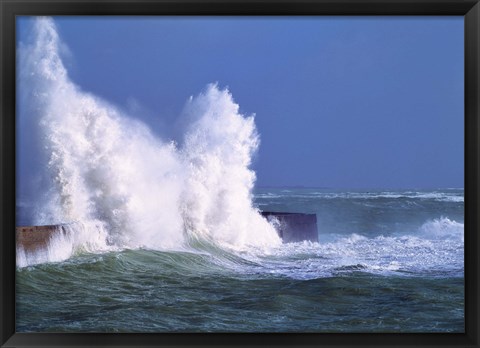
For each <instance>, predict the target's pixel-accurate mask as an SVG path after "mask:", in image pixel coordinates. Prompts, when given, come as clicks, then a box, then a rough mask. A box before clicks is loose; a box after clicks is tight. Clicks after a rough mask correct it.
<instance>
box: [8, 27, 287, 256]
mask: <svg viewBox="0 0 480 348" xmlns="http://www.w3.org/2000/svg"><path fill="white" fill-rule="evenodd" d="M33 33H34V38H33V43H32V44H31V45H30V46H23V47H22V49H21V50H19V56H20V57H19V62H20V64H19V74H18V76H19V79H20V83H19V87H20V88H19V95H20V97H19V98H20V99H19V100H20V101H21V102H22V103H27V104H28V105H27V106H23V107H22V108H20V112H19V114H20V118H21V119H22V118H23V119H28V122H26V123H27V124H28V126H29V127H38V129H39V134H40V137H39V141H40V144H36V145H37V147H39V148H41V149H42V150H44V155H45V156H46V157H45V158H47V159H48V160H47V161H46V162H48V165H47V166H46V167H44V168H43V169H44V170H42V171H41V172H42V175H43V179H42V181H41V182H43V183H48V185H43V186H42V187H40V188H38V192H37V194H38V198H37V197H35V202H34V203H38V205H37V207H36V209H35V210H34V211H36V212H37V214H36V215H35V216H34V217H33V222H34V223H35V224H51V223H66V222H67V223H68V222H71V221H78V222H80V223H81V225H79V226H83V227H82V228H79V229H76V230H75V233H77V234H79V236H77V237H76V242H75V243H74V244H73V245H74V247H75V248H77V249H78V248H80V249H82V242H81V241H84V243H87V241H88V240H89V239H90V237H91V236H92V235H97V233H98V228H97V227H95V226H97V225H96V224H90V223H89V222H92V221H95V222H97V223H100V224H101V225H102V226H103V227H102V228H104V230H105V231H106V232H107V233H105V234H102V236H103V237H104V238H103V239H102V238H100V239H98V238H96V239H95V240H96V243H95V244H96V248H97V249H98V250H103V249H105V248H107V247H120V248H139V247H145V248H153V249H162V250H171V249H182V248H185V247H187V248H188V247H191V246H192V243H194V242H198V241H202V242H208V243H214V244H217V245H220V246H224V247H228V248H234V249H242V248H245V247H249V246H254V247H266V246H268V247H270V246H274V245H278V244H279V243H281V241H280V239H279V237H278V236H277V234H276V232H275V230H274V228H273V227H272V226H271V225H270V224H268V222H267V221H266V220H265V219H264V218H262V217H261V215H260V214H259V213H258V211H257V209H256V208H255V207H254V206H253V204H252V194H251V190H252V189H253V185H254V182H255V173H254V172H253V171H252V170H251V169H250V168H249V166H250V164H251V157H252V155H253V154H254V152H255V151H256V149H257V147H258V144H259V137H258V133H257V132H256V128H255V124H254V119H253V117H252V116H250V117H245V116H243V115H241V114H240V113H239V107H238V105H237V104H236V103H235V102H234V101H233V98H232V95H231V94H230V93H229V92H228V91H227V90H221V89H219V87H218V86H217V85H213V84H212V85H208V86H207V88H206V90H205V92H204V93H201V94H200V95H199V96H198V97H196V98H191V99H190V100H189V102H188V103H187V105H186V107H185V111H184V113H183V117H185V118H188V119H189V123H190V125H189V126H188V127H187V130H186V133H185V138H184V141H183V144H181V145H180V147H178V146H177V145H176V144H175V143H174V142H171V141H164V140H162V139H159V138H158V137H157V136H155V135H154V134H153V133H152V132H151V131H150V129H149V128H148V127H147V126H146V125H144V124H143V123H141V122H140V121H138V120H136V119H135V118H134V117H132V116H130V115H126V114H125V113H124V112H122V111H121V110H119V109H118V108H116V107H114V106H113V105H111V104H109V103H107V102H105V101H104V100H101V99H100V98H98V97H96V96H94V95H92V94H89V93H87V92H85V91H82V90H81V89H80V88H79V87H78V86H77V85H75V84H74V83H73V82H72V81H71V80H70V78H69V76H68V72H67V70H66V68H65V66H64V64H63V62H62V59H61V55H60V51H61V47H62V42H61V41H60V38H59V35H58V33H57V30H56V27H55V24H54V22H53V20H52V19H51V18H39V19H37V20H36V21H35V25H34V29H33ZM23 124H25V121H24V123H23ZM32 198H33V197H32ZM85 226H87V227H86V228H85ZM88 226H90V227H91V228H89V227H88ZM87 249H88V250H89V251H93V250H95V247H93V248H92V245H89V247H88V248H87ZM72 252H73V250H72ZM67 254H68V253H67ZM70 254H71V253H70Z"/></svg>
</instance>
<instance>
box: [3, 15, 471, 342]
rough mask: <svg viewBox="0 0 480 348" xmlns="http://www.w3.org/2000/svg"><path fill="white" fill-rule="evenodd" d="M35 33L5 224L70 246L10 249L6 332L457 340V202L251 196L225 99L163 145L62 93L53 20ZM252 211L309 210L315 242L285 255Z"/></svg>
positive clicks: (97, 106) (379, 194)
mask: <svg viewBox="0 0 480 348" xmlns="http://www.w3.org/2000/svg"><path fill="white" fill-rule="evenodd" d="M32 33H33V38H32V40H31V42H30V43H26V44H25V45H22V46H20V47H19V48H18V53H19V54H18V64H17V66H18V70H17V82H18V91H17V97H18V102H17V121H18V130H19V131H18V132H19V134H18V144H17V145H18V146H17V147H18V148H17V150H18V151H17V153H18V161H17V163H18V167H17V175H18V176H19V182H20V181H21V180H24V178H25V177H28V175H27V174H32V173H33V174H34V175H33V176H31V177H30V179H31V181H29V182H28V185H24V186H21V187H20V188H21V189H19V190H17V192H18V195H17V225H44V224H58V223H61V224H66V225H65V228H66V229H68V231H69V232H70V233H69V234H68V235H67V237H59V238H53V239H52V240H51V241H50V243H49V247H48V249H47V250H44V251H41V252H37V253H30V252H28V251H25V250H22V249H21V248H19V249H18V250H17V272H16V330H17V332H463V331H464V258H463V255H464V238H463V236H464V225H463V224H464V199H463V197H464V192H463V189H459V188H441V189H429V190H419V189H414V188H412V189H409V190H398V189H394V188H391V189H370V190H353V189H325V188H288V187H284V188H261V187H256V186H255V179H256V173H255V172H254V171H253V169H252V163H251V162H252V156H253V155H254V154H255V152H256V151H257V149H258V148H259V146H260V136H259V134H258V132H257V130H256V126H255V118H254V116H252V115H243V114H241V113H240V112H239V106H238V104H236V103H235V101H234V99H233V96H232V95H231V94H230V92H229V91H228V90H225V89H221V88H219V87H218V86H217V85H216V84H208V85H207V86H206V87H205V89H204V91H203V92H201V93H199V94H198V95H197V96H195V97H193V96H192V97H191V98H189V99H187V102H186V105H185V108H184V110H183V112H182V114H181V115H180V116H179V118H180V119H181V122H180V124H182V125H184V128H183V130H182V131H183V136H181V137H180V138H179V139H176V140H175V141H173V140H171V139H168V138H167V139H164V138H160V137H159V136H158V135H156V134H154V133H153V132H152V131H150V129H149V128H148V127H147V126H146V125H145V124H143V123H142V122H141V121H139V118H138V117H136V116H135V115H130V114H127V113H125V112H124V111H122V110H121V109H120V108H118V107H115V106H114V105H112V104H110V103H109V102H107V101H105V100H102V99H101V98H99V97H97V96H95V95H92V94H90V93H88V92H87V91H83V90H82V89H81V88H80V87H79V86H77V85H75V83H73V82H72V81H71V79H70V78H69V75H68V71H67V69H66V68H65V66H64V64H63V62H62V59H61V55H60V51H61V47H62V42H61V40H60V38H59V35H58V33H57V30H56V27H55V24H54V22H53V20H51V19H49V18H40V19H38V20H37V21H36V22H35V26H34V28H33V32H32ZM26 154H28V156H29V158H30V159H31V161H30V162H28V166H26V167H25V166H22V163H24V162H23V161H24V159H25V158H27V157H28V156H27V155H26ZM32 154H33V155H32ZM33 169H34V170H33ZM25 187H26V188H28V189H25ZM260 210H264V211H274V212H275V211H276V212H299V213H315V214H316V215H317V221H318V236H319V242H318V243H311V242H301V243H291V244H285V243H282V240H281V239H280V237H279V236H278V234H277V232H276V230H275V227H274V226H273V225H271V224H270V223H269V222H268V221H267V220H266V219H264V218H263V217H262V216H261V215H260V213H259V211H260ZM12 233H13V231H12Z"/></svg>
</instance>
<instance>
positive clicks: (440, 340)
mask: <svg viewBox="0 0 480 348" xmlns="http://www.w3.org/2000/svg"><path fill="white" fill-rule="evenodd" d="M19 15H52V16H55V15H250V16H252V15H253V16H255V15H281V16H285V15H460V16H464V19H465V133H464V134H465V303H466V306H465V333H462V334H453V333H452V334H447V333H442V334H440V333H439V334H432V333H429V334H426V333H425V334H423V333H419V334H401V333H399V334H393V333H392V334H389V333H382V334H378V333H371V334H337V333H335V334H333V333H332V334H326V333H322V334H320V333H319V334H310V333H309V334H304V333H288V334H267V333H265V334H258V333H257V334H247V333H245V334H241V333H236V334H227V333H222V334H212V333H208V334H207V333H205V334H179V333H175V334H173V333H171V334H169V333H162V334H138V333H136V334H113V333H112V334H108V333H58V334H57V333H55V334H54V333H38V334H37V333H16V332H15V234H14V231H15V42H16V41H15V17H16V16H19ZM0 17H1V19H0V25H1V27H0V36H1V39H0V42H1V54H0V66H1V84H0V98H1V99H0V104H1V111H0V112H1V115H0V129H1V142H0V168H1V171H0V176H1V179H0V181H1V189H0V190H1V191H0V197H1V200H0V204H1V207H0V221H1V227H2V229H1V232H0V248H1V255H0V284H1V288H0V296H1V304H0V344H1V346H2V347H37V346H42V347H68V346H76V347H84V346H85V347H87V346H88V347H113V346H118V347H130V346H131V347H141V346H149V347H156V346H158V347H193V346H215V347H233V346H262V347H266V346H269V347H273V346H282V347H305V346H310V347H313V346H321V347H354V346H359V347H367V346H368V347H372V346H381V347H393V346H395V347H410V346H419V347H422V346H425V347H426V346H431V347H434V346H436V347H469V348H470V347H479V333H478V332H479V320H478V317H479V312H480V311H479V309H480V307H479V287H478V278H479V265H480V262H479V260H480V258H479V252H480V245H479V238H478V234H479V233H480V231H479V225H478V217H479V215H480V214H479V210H478V208H477V204H478V199H479V193H480V185H479V181H480V180H479V179H480V177H479V155H480V138H479V133H480V128H479V126H480V123H479V120H478V118H479V116H480V109H479V103H480V90H479V83H480V72H479V65H480V4H479V3H478V0H475V1H473V0H467V1H461V0H420V1H414V0H300V1H294V0H230V1H220V0H141V1H134V0H102V1H92V0H71V1H66V0H0Z"/></svg>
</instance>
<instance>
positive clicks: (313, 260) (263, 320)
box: [16, 188, 464, 332]
mask: <svg viewBox="0 0 480 348" xmlns="http://www.w3.org/2000/svg"><path fill="white" fill-rule="evenodd" d="M463 195H464V193H463V190H462V189H442V190H401V191H399V190H388V191H385V190H369V191H366V190H330V189H306V188H305V189H304V188H295V189H291V188H261V189H257V190H256V191H255V194H254V204H255V206H257V207H258V208H259V209H262V210H264V211H277V212H303V213H315V214H317V224H318V234H319V243H312V242H300V243H288V244H280V245H276V246H274V247H272V248H254V247H251V248H247V249H244V250H239V251H235V250H233V249H229V248H225V247H222V246H220V245H216V244H215V243H212V244H208V243H197V244H192V245H191V248H190V249H189V250H179V251H159V250H151V249H148V248H140V249H127V248H125V249H123V250H115V251H105V252H77V253H74V254H73V255H72V256H70V257H69V258H67V259H66V260H63V261H57V262H42V263H39V264H35V265H24V266H23V267H18V268H17V277H16V286H17V297H16V301H17V302H16V305H17V306H16V325H17V331H18V332H463V331H464V258H463V256H464V253H463V252H464V248H463V240H464V239H463V233H464V226H463V221H464V220H463V217H464V201H463Z"/></svg>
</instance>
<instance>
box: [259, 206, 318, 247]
mask: <svg viewBox="0 0 480 348" xmlns="http://www.w3.org/2000/svg"><path fill="white" fill-rule="evenodd" d="M262 215H263V216H264V217H266V218H267V220H268V221H269V222H271V223H272V224H273V225H274V226H275V228H276V230H277V232H278V234H279V235H280V237H281V238H282V240H283V242H284V243H295V242H302V241H304V240H306V241H310V242H318V230H317V215H316V214H301V213H278V212H277V213H274V212H267V211H263V212H262Z"/></svg>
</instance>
